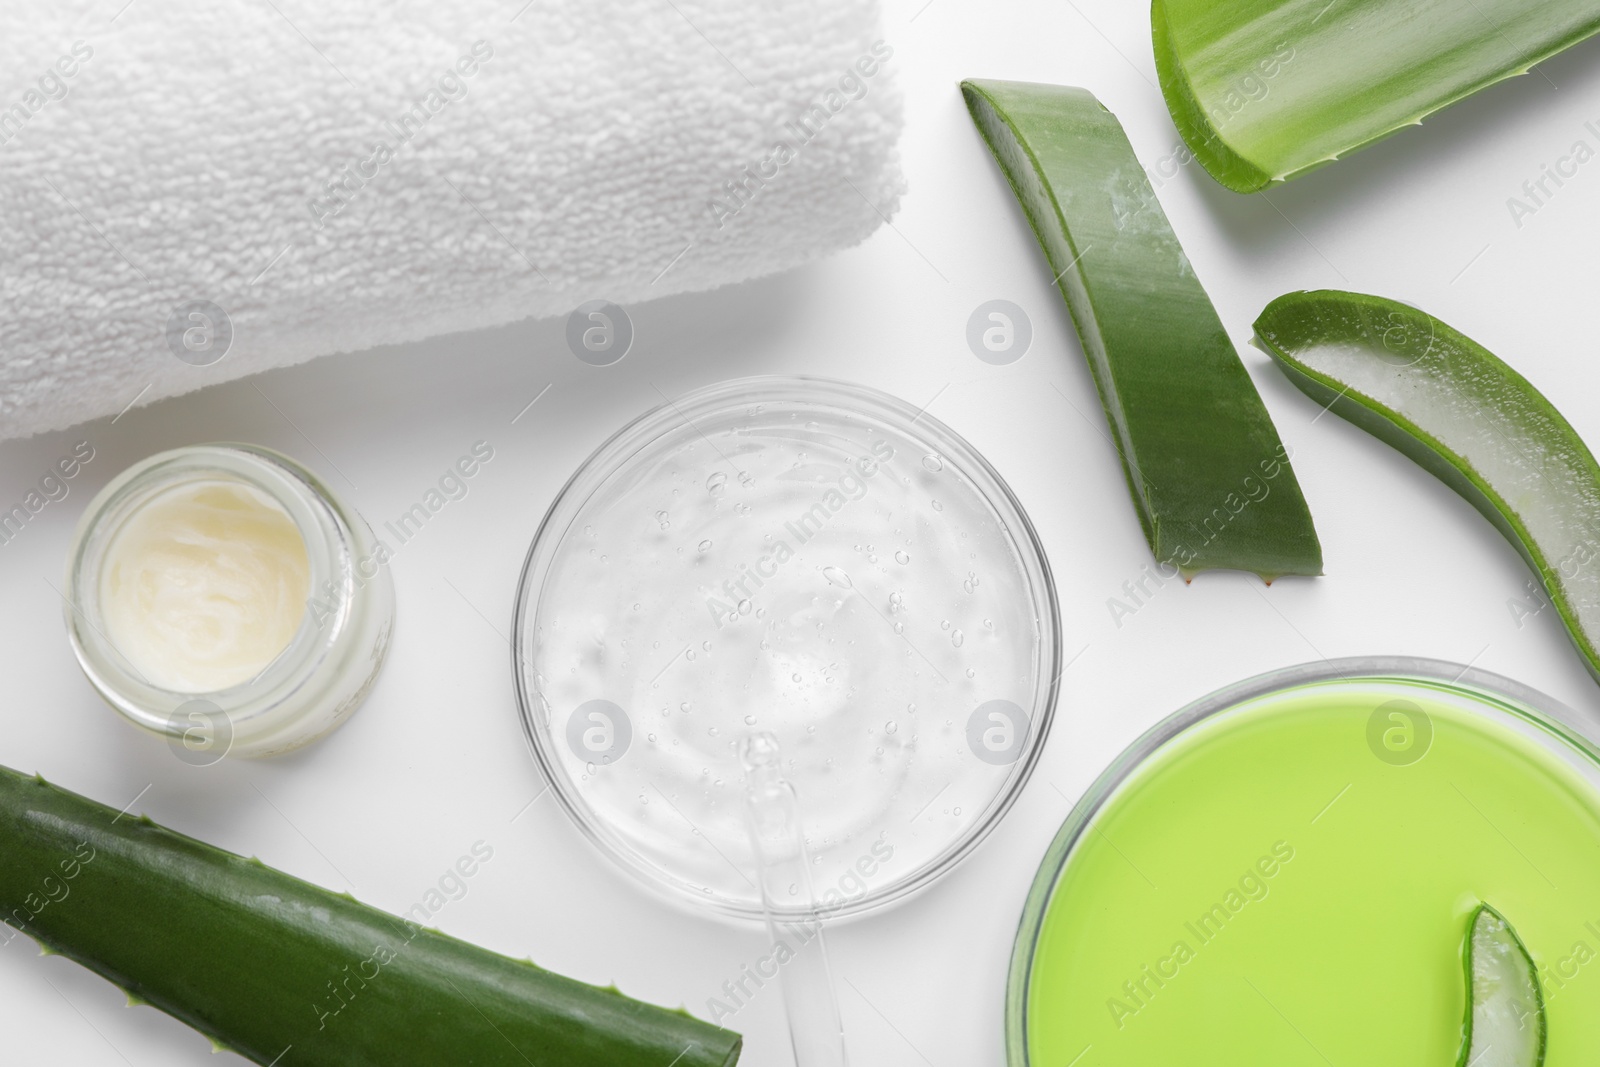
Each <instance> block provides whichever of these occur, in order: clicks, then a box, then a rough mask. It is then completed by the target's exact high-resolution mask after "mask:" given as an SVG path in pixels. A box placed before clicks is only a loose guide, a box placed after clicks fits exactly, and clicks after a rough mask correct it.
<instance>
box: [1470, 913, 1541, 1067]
mask: <svg viewBox="0 0 1600 1067" xmlns="http://www.w3.org/2000/svg"><path fill="white" fill-rule="evenodd" d="M1461 955H1462V961H1463V963H1464V964H1465V967H1466V973H1467V1017H1466V1022H1465V1023H1464V1024H1463V1026H1462V1032H1461V1055H1460V1057H1459V1058H1458V1060H1457V1061H1456V1062H1457V1067H1539V1065H1540V1064H1542V1063H1544V1050H1545V1039H1546V1032H1545V1017H1544V994H1543V993H1542V992H1540V989H1539V971H1538V968H1537V967H1535V966H1534V962H1533V957H1532V956H1531V955H1530V954H1529V953H1528V949H1527V946H1526V945H1524V944H1523V943H1522V939H1521V938H1520V937H1518V936H1517V932H1516V931H1515V930H1513V929H1512V928H1511V924H1510V923H1508V922H1506V920H1505V917H1504V916H1503V915H1501V914H1500V913H1499V912H1498V911H1495V910H1494V909H1493V908H1491V907H1490V906H1489V905H1487V904H1480V905H1479V906H1478V909H1477V910H1476V911H1474V912H1473V913H1472V921H1471V922H1470V923H1469V924H1468V926H1467V937H1466V942H1465V944H1464V945H1463V947H1462V953H1461Z"/></svg>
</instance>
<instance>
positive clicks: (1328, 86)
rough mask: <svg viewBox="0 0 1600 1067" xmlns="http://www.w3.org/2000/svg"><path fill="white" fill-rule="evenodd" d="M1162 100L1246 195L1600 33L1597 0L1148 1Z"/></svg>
mask: <svg viewBox="0 0 1600 1067" xmlns="http://www.w3.org/2000/svg"><path fill="white" fill-rule="evenodd" d="M1150 22H1151V30H1152V33H1153V35H1154V38H1155V54H1156V71H1157V73H1158V74H1159V75H1160V78H1161V91H1162V95H1163V96H1165V97H1166V99H1167V107H1168V109H1169V110H1170V111H1171V112H1172V118H1173V121H1174V122H1175V123H1177V126H1178V131H1179V133H1181V134H1182V135H1183V139H1184V141H1185V142H1186V143H1187V144H1188V145H1189V148H1190V150H1191V151H1193V152H1194V154H1195V156H1196V158H1198V159H1199V160H1200V162H1201V164H1202V165H1203V166H1204V167H1205V168H1206V170H1207V171H1209V172H1210V174H1211V176H1212V177H1213V178H1215V179H1216V180H1217V181H1219V182H1221V183H1222V184H1223V185H1224V186H1226V187H1227V188H1229V189H1232V190H1234V191H1235V192H1239V193H1253V192H1257V191H1259V190H1261V189H1264V188H1267V187H1268V186H1271V185H1275V184H1278V183H1280V182H1286V181H1289V180H1291V179H1293V178H1298V177H1300V176H1301V175H1303V174H1306V173H1308V172H1310V171H1313V170H1315V169H1317V168H1318V167H1321V166H1324V165H1325V164H1328V163H1332V162H1333V161H1334V160H1336V159H1339V158H1341V157H1343V156H1346V155H1349V154H1350V153H1351V152H1354V151H1356V150H1357V149H1360V148H1364V147H1366V146H1367V145H1369V144H1372V143H1373V142H1375V141H1380V140H1382V139H1383V138H1385V137H1388V136H1390V135H1391V134H1394V133H1397V132H1399V131H1400V130H1402V129H1404V128H1405V127H1407V126H1415V125H1418V124H1420V123H1421V122H1422V120H1423V119H1425V118H1427V117H1428V116H1429V115H1431V114H1433V113H1434V112H1436V111H1438V110H1440V109H1441V108H1444V107H1447V106H1449V105H1450V104H1453V103H1455V102H1456V101H1458V100H1461V99H1463V98H1464V97H1467V96H1470V95H1472V94H1473V93H1475V92H1477V91H1478V90H1480V89H1483V88H1486V87H1488V86H1490V85H1493V84H1494V83H1496V82H1499V81H1503V80H1505V79H1507V78H1511V77H1515V76H1516V75H1519V74H1525V73H1527V71H1528V70H1529V69H1530V68H1531V67H1533V66H1534V65H1535V64H1537V63H1539V62H1541V61H1542V60H1545V59H1548V58H1549V57H1551V56H1553V55H1555V54H1556V53H1557V52H1560V51H1562V50H1563V49H1566V48H1570V47H1571V46H1572V45H1575V44H1577V43H1578V42H1580V41H1582V40H1584V39H1585V38H1587V37H1590V36H1592V35H1593V34H1594V33H1596V32H1597V31H1600V5H1596V4H1595V3H1594V2H1593V0H1540V2H1538V3H1529V2H1528V0H1467V2H1461V0H1409V2H1407V0H1238V2H1235V3H1218V2H1217V0H1153V3H1152V4H1151V5H1150Z"/></svg>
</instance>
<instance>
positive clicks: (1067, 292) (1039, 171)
mask: <svg viewBox="0 0 1600 1067" xmlns="http://www.w3.org/2000/svg"><path fill="white" fill-rule="evenodd" d="M961 91H962V93H963V95H964V96H965V97H966V101H967V108H968V110H969V111H970V112H971V113H972V120H973V122H974V123H975V124H976V125H977V127H978V130H979V132H980V133H981V134H982V135H983V138H984V140H985V141H987V142H988V145H989V148H990V150H991V151H992V152H993V153H994V157H995V160H996V161H997V162H998V163H999V165H1000V169H1001V170H1002V171H1003V172H1004V173H1005V176H1006V179H1007V180H1008V181H1009V182H1010V184H1011V189H1012V191H1013V192H1014V193H1015V194H1016V196H1017V200H1018V201H1019V202H1020V203H1021V205H1022V209H1023V212H1024V213H1025V214H1026V215H1027V217H1028V221H1029V223H1031V224H1032V226H1033V231H1034V234H1035V235H1036V236H1037V237H1038V239H1039V243H1040V245H1042V246H1043V248H1044V252H1045V258H1046V259H1047V260H1048V261H1049V264H1050V271H1051V273H1052V274H1053V275H1054V276H1055V281H1056V283H1057V285H1058V287H1059V288H1060V290H1061V295H1062V296H1063V297H1064V298H1065V299H1066V302H1067V307H1068V308H1069V309H1070V310H1071V312H1072V318H1073V321H1074V323H1076V325H1077V329H1078V336H1079V338H1080V339H1081V340H1082V342H1083V350H1084V353H1085V355H1087V357H1088V360H1089V368H1090V370H1091V372H1092V373H1093V376H1094V381H1095V386H1096V388H1097V389H1098V390H1099V393H1100V400H1101V403H1102V405H1103V406H1104V408H1105V412H1106V418H1107V421H1108V422H1109V423H1110V424H1111V429H1112V435H1113V437H1114V439H1115V441H1116V446H1117V450H1118V452H1119V453H1120V454H1121V456H1122V463H1123V468H1124V473H1125V474H1126V476H1127V479H1128V487H1129V490H1130V492H1131V493H1132V494H1133V500H1134V504H1135V506H1136V508H1137V510H1138V514H1139V521H1140V524H1141V525H1142V527H1143V529H1144V534H1145V538H1146V539H1147V540H1148V541H1149V543H1150V548H1151V550H1152V551H1153V552H1154V553H1155V556H1156V560H1157V561H1158V562H1159V563H1161V564H1162V565H1163V566H1164V567H1170V568H1172V569H1175V570H1176V571H1178V572H1180V573H1182V574H1183V575H1184V576H1185V577H1187V576H1189V575H1191V574H1194V573H1196V572H1199V571H1203V570H1224V569H1225V570H1243V571H1253V572H1255V573H1256V574H1259V575H1261V576H1262V577H1263V578H1266V579H1267V580H1268V581H1270V580H1272V579H1273V578H1276V577H1278V576H1280V575H1285V574H1305V575H1312V574H1321V573H1322V546H1321V545H1320V543H1319V542H1318V540H1317V533H1316V529H1315V527H1314V526H1313V525H1312V522H1311V512H1310V511H1309V510H1308V509H1307V507H1306V502H1305V498H1304V497H1303V496H1302V495H1301V492H1300V485H1299V483H1298V482H1297V481H1296V479H1295V476H1294V471H1293V469H1292V468H1291V467H1290V465H1289V453H1288V450H1287V449H1285V448H1284V445H1283V442H1282V441H1280V440H1279V438H1278V433H1277V431H1276V429H1274V428H1273V425H1272V419H1271V418H1270V417H1269V416H1268V414H1267V410H1266V408H1265V406H1263V404H1262V403H1261V397H1260V394H1258V393H1257V392H1256V388H1255V385H1254V384H1253V383H1252V382H1251V381H1250V375H1249V374H1248V373H1247V372H1246V371H1245V369H1244V365H1243V364H1241V363H1240V362H1239V356H1238V353H1237V352H1236V351H1235V350H1234V347H1233V343H1232V341H1230V340H1229V338H1228V334H1227V331H1226V330H1225V329H1224V328H1223V326H1222V323H1221V321H1220V320H1219V319H1218V318H1217V313H1216V309H1215V308H1213V307H1212V305H1211V300H1210V298H1208V297H1207V296H1206V292H1205V290H1204V289H1203V288H1201V286H1200V282H1199V280H1198V279H1197V278H1196V277H1195V273H1194V268H1193V267H1192V266H1191V265H1190V263H1189V259H1188V257H1187V256H1185V255H1184V252H1183V248H1182V246H1181V245H1180V244H1179V243H1178V238H1177V236H1176V235H1175V234H1174V233H1173V232H1172V227H1171V225H1170V224H1169V223H1168V221H1167V217H1166V215H1165V213H1163V211H1162V210H1161V204H1160V203H1159V202H1158V201H1157V200H1156V195H1155V191H1154V190H1153V189H1151V187H1150V182H1149V180H1148V179H1147V178H1146V177H1145V173H1144V170H1143V168H1141V167H1140V165H1139V161H1138V159H1136V158H1135V156H1134V153H1133V147H1132V146H1131V145H1130V144H1129V143H1128V138H1127V135H1126V134H1125V133H1123V130H1122V126H1121V124H1120V123H1118V122H1117V119H1116V117H1115V116H1114V115H1112V114H1111V113H1110V112H1109V111H1107V110H1106V109H1105V108H1104V107H1102V106H1101V104H1100V102H1099V101H1098V100H1096V99H1095V98H1094V96H1093V95H1092V94H1090V93H1088V92H1086V91H1085V90H1083V89H1074V88H1068V87H1063V86H1056V85H1035V84H1030V83H1025V82H1003V81H966V82H962V83H961Z"/></svg>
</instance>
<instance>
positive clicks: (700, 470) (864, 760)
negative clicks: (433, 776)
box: [512, 378, 1060, 918]
mask: <svg viewBox="0 0 1600 1067" xmlns="http://www.w3.org/2000/svg"><path fill="white" fill-rule="evenodd" d="M1058 625H1059V624H1058V620H1057V611H1056V602H1055V593H1054V588H1053V586H1052V584H1051V581H1050V571H1049V567H1048V565H1047V563H1046V561H1045V556H1044V551H1043V549H1042V548H1041V547H1040V545H1039V542H1038V539H1037V537H1036V536H1035V534H1034V531H1033V528H1032V526H1031V525H1030V523H1029V522H1028V519H1027V516H1026V515H1025V514H1024V513H1023V510H1022V507H1021V505H1019V504H1018V503H1017V501H1016V499H1015V497H1014V496H1013V495H1012V493H1011V491H1010V490H1009V489H1008V488H1007V487H1006V485H1005V483H1004V482H1003V481H1002V480H1001V479H1000V476H999V475H998V474H996V473H995V471H994V470H993V469H992V468H991V467H990V466H989V464H988V463H987V462H985V461H984V459H983V457H982V456H980V455H979V454H978V453H977V452H976V451H974V450H973V448H972V447H971V446H970V445H968V444H967V443H966V442H965V441H963V440H962V439H961V438H960V437H959V436H957V435H956V434H955V433H954V432H953V431H951V430H950V429H949V428H948V427H946V426H944V425H942V424H941V423H940V422H938V420H936V419H934V418H932V417H931V416H929V415H927V414H926V413H923V412H919V411H917V410H916V409H915V408H912V407H910V406H909V405H907V404H905V403H903V402H901V401H899V400H897V399H895V398H893V397H890V396H887V395H885V394H883V393H880V392H877V391H875V390H872V389H867V388H864V387H861V386H855V385H849V384H845V383H840V382H832V381H822V380H817V379H807V378H750V379H744V380H738V381H730V382H724V383H721V384H718V385H713V386H710V387H707V388H704V389H701V390H699V391H697V392H694V393H692V394H690V395H688V396H686V397H684V398H682V399H679V400H677V401H673V402H671V403H668V404H666V405H663V406H662V407H660V408H657V409H655V410H653V411H651V412H649V413H647V414H645V415H644V416H642V417H641V418H639V419H638V420H637V421H635V422H634V423H632V424H631V425H629V426H627V427H626V428H625V429H623V430H622V431H621V432H620V433H618V434H617V435H616V436H615V437H613V438H612V439H611V440H609V441H607V442H606V443H605V444H604V445H602V446H601V447H600V449H599V450H598V451H597V452H596V453H595V454H594V455H593V456H591V457H590V459H589V460H588V461H587V462H586V463H585V464H584V465H583V466H582V467H581V468H580V469H579V471H578V472H577V473H576V474H575V475H574V476H573V478H572V480H571V481H570V482H568V484H567V485H566V487H565V488H564V489H563V490H562V491H561V493H560V494H559V495H558V496H557V498H556V500H555V502H554V503H553V504H552V506H551V508H550V511H549V513H548V514H547V515H546V517H545V520H544V523H543V525H542V526H541V527H540V529H539V532H538V534H537V536H536V537H535V539H534V542H533V546H532V548H531V549H530V551H529V553H528V558H527V563H526V566H525V567H524V570H523V575H522V581H521V586H520V589H519V592H518V597H517V608H516V619H515V632H514V635H513V640H512V645H513V660H514V673H515V679H516V685H517V694H518V700H519V704H520V707H521V713H522V720H523V724H524V726H525V728H526V732H527V735H528V739H529V741H530V743H531V745H532V749H533V753H534V756H535V758H536V760H537V761H538V764H539V766H540V768H541V770H543V772H544V774H545V776H546V779H547V780H548V781H549V783H550V785H551V788H552V790H553V791H554V793H555V795H556V796H557V798H559V800H560V802H561V804H562V806H563V807H564V808H565V809H566V810H567V812H568V813H569V814H570V815H571V817H572V818H573V820H574V821H575V822H576V824H577V825H578V826H579V827H580V828H581V829H582V831H583V832H584V833H585V834H586V835H587V836H588V837H589V838H590V840H592V841H593V842H594V843H595V844H596V845H597V846H599V848H600V849H601V850H602V851H603V852H604V853H605V854H606V855H608V856H609V857H611V858H612V859H613V860H615V861H616V862H617V863H618V864H620V865H621V866H622V867H623V868H624V869H626V870H627V871H629V872H630V873H632V874H633V875H635V876H637V877H639V878H641V879H642V880H644V881H645V882H646V883H647V884H649V885H650V886H652V887H655V888H656V889H659V890H661V891H663V892H664V893H666V894H667V895H669V896H671V897H673V898H675V899H679V900H687V901H693V902H695V903H696V904H699V905H702V906H706V907H710V908H712V909H715V910H717V911H720V912H722V913H725V914H728V915H733V916H740V917H747V918H760V917H761V915H762V903H761V898H760V895H759V892H758V890H757V888H756V886H757V884H758V879H757V877H756V874H755V863H754V858H753V853H752V851H751V847H750V842H749V837H748V833H747V830H746V827H745V822H744V815H743V773H742V769H741V763H740V758H739V747H740V745H741V743H742V742H743V740H744V739H745V738H746V737H748V736H750V735H751V733H752V732H754V731H763V732H770V733H772V734H774V735H775V736H776V738H777V740H778V743H779V746H780V752H781V760H782V769H783V773H784V775H785V777H786V778H787V779H788V780H789V781H790V782H791V783H792V784H793V785H794V787H795V789H796V791H797V792H798V795H799V798H800V811H801V822H802V825H803V830H804V833H805V837H806V844H807V848H808V851H809V853H810V856H811V861H812V862H811V866H810V870H811V875H812V877H811V883H812V893H813V894H814V899H815V901H816V904H817V906H818V908H819V909H820V910H822V911H823V912H824V913H827V914H830V915H836V916H844V915H857V914H861V913H863V912H866V911H868V910H871V909H873V908H876V907H878V906H881V905H883V904H886V903H888V902H890V901H893V900H897V899H900V898H903V897H904V896H906V895H907V894H909V893H912V892H914V891H915V890H917V889H919V888H921V887H923V886H926V885H927V884H929V883H930V882H932V881H933V880H934V879H936V878H938V877H939V876H940V875H941V874H943V873H944V872H945V871H947V870H949V869H950V868H951V867H952V866H953V865H954V864H955V863H957V862H958V861H959V860H960V859H961V858H962V857H963V856H965V855H967V854H968V853H969V852H970V851H971V850H972V849H973V848H974V847H975V846H976V845H977V844H978V842H979V841H980V840H981V839H982V838H983V837H984V835H986V834H987V833H988V832H989V830H990V829H991V828H993V826H994V825H995V823H996V822H997V821H998V820H999V819H1000V817H1001V816H1002V815H1004V814H1005V812H1006V810H1007V809H1008V808H1009V807H1010V806H1011V803H1012V801H1013V800H1014V799H1015V798H1016V795H1017V793H1018V791H1019V790H1020V788H1021V786H1022V784H1023V783H1024V782H1025V781H1026V779H1027V777H1028V775H1029V773H1030V772H1031V770H1032V768H1033V765H1034V762H1035V760H1036V759H1037V756H1038V753H1039V750H1040V748H1041V746H1042V744H1043V742H1044V739H1045V736H1046V734H1047V732H1048V729H1049V725H1050V720H1051V716H1052V712H1053V710H1054V706H1055V699H1056V684H1057V681H1058V676H1059V673H1060V665H1059V658H1060V649H1059V645H1060V643H1059V641H1058V637H1057V632H1058ZM794 893H795V897H796V899H795V903H794V904H793V905H792V906H791V905H789V904H787V903H785V902H782V901H779V902H776V903H777V909H778V910H779V911H780V912H794V913H800V912H803V911H805V905H804V903H803V901H804V890H803V889H802V888H801V887H799V886H796V887H795V888H794Z"/></svg>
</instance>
